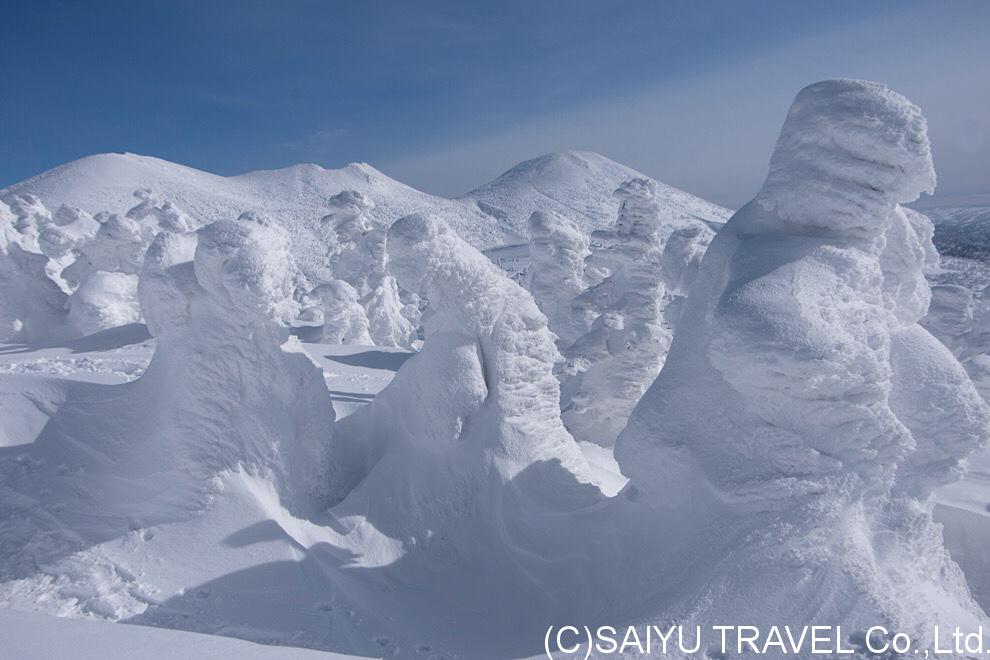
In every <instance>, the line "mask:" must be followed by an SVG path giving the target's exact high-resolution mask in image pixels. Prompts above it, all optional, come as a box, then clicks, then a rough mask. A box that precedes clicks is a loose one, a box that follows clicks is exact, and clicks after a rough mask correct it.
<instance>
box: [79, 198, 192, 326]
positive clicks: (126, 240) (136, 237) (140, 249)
mask: <svg viewBox="0 0 990 660" xmlns="http://www.w3.org/2000/svg"><path fill="white" fill-rule="evenodd" d="M134 196H135V197H136V198H137V199H138V200H139V203H138V204H137V205H136V206H134V207H133V208H131V209H130V210H129V211H128V212H127V213H126V214H125V215H118V214H116V213H106V212H104V213H99V214H97V215H96V216H95V220H96V222H98V223H99V226H98V228H97V229H96V231H95V233H94V234H93V235H92V238H90V239H89V240H84V241H81V242H80V243H78V244H75V245H74V251H75V252H76V253H77V256H76V258H75V260H74V261H73V262H72V263H71V264H70V265H69V266H67V267H66V268H65V269H64V270H63V271H62V273H61V276H62V278H63V279H64V280H65V282H66V283H67V285H68V286H69V287H70V288H71V290H72V295H71V296H70V297H69V301H68V309H69V323H70V324H71V325H72V326H73V327H74V328H75V329H76V331H77V332H78V333H79V334H91V333H94V332H98V331H100V330H106V329H108V328H113V327H117V326H121V325H125V324H128V323H136V322H138V321H140V320H141V310H140V306H139V304H138V299H137V286H138V273H140V272H141V268H142V266H143V264H144V258H145V252H146V251H147V249H148V246H149V245H150V244H151V242H152V240H154V238H155V236H157V235H158V234H159V233H161V232H162V231H170V232H188V231H191V230H192V229H194V223H193V221H192V220H191V219H190V218H189V216H187V215H186V214H185V213H184V212H183V211H181V210H180V209H179V208H177V207H176V206H175V205H174V204H172V203H171V202H169V201H163V200H162V199H160V198H159V197H158V196H156V195H155V194H154V193H152V192H151V191H149V190H138V191H136V192H135V193H134Z"/></svg>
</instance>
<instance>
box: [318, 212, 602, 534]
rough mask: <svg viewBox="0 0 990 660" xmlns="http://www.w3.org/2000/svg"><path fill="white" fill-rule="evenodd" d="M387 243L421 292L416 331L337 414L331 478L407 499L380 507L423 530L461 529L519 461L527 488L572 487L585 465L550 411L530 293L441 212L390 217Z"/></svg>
mask: <svg viewBox="0 0 990 660" xmlns="http://www.w3.org/2000/svg"><path fill="white" fill-rule="evenodd" d="M388 247H389V251H390V253H391V254H392V262H391V267H392V268H393V271H394V272H395V274H396V277H397V278H398V280H399V282H400V283H401V284H402V285H403V286H404V287H405V288H407V289H409V290H412V291H422V292H423V293H424V294H425V297H426V299H427V300H429V304H428V307H427V309H426V312H425V314H424V316H423V321H424V324H425V329H426V340H425V343H424V344H423V348H422V350H421V351H420V352H419V353H418V354H417V355H416V356H415V357H413V358H412V359H410V360H408V361H407V362H406V363H405V364H404V365H403V367H402V368H401V369H400V370H399V372H398V374H396V377H395V379H394V380H393V381H392V383H391V384H390V385H389V386H388V387H387V388H386V389H385V390H383V391H382V392H381V393H380V394H379V395H378V396H377V397H376V398H375V401H374V402H373V403H372V404H370V405H369V406H367V407H366V408H364V409H362V410H359V411H358V412H356V413H354V414H353V415H351V416H350V417H348V418H346V422H342V424H343V425H342V426H341V427H340V431H339V433H338V438H337V442H336V443H335V450H334V451H335V452H336V453H338V454H340V455H342V456H346V457H347V460H346V461H345V460H339V461H334V464H336V465H340V464H344V463H350V465H351V467H350V468H349V470H348V471H347V472H346V473H345V474H342V475H338V476H337V478H336V479H335V483H337V484H340V485H347V484H351V485H354V484H357V483H358V482H359V481H361V487H360V488H361V491H362V492H361V494H360V495H355V496H354V497H353V498H352V499H351V501H352V502H354V501H358V500H364V499H365V498H367V500H366V502H367V505H368V506H372V507H389V508H392V509H394V508H395V507H397V506H398V507H407V508H408V511H404V512H403V513H401V514H399V513H395V512H393V513H392V514H391V517H392V518H393V519H395V520H398V521H401V524H402V525H403V526H404V528H405V529H404V531H403V535H404V537H405V535H409V536H411V537H416V538H420V539H422V540H426V537H425V536H424V535H425V534H427V533H428V530H429V529H430V528H431V527H435V526H436V525H442V526H444V527H450V526H453V527H454V528H455V529H452V533H454V534H461V533H462V532H464V531H465V530H466V529H468V528H469V527H471V526H472V525H473V523H471V522H469V521H468V520H467V519H464V518H461V517H462V516H463V515H464V514H466V513H467V512H469V511H475V510H477V511H479V513H480V514H481V515H484V516H490V515H493V514H494V513H495V509H493V508H492V507H497V505H496V504H495V502H496V501H497V500H498V499H499V498H500V497H501V496H500V494H499V493H500V488H501V485H502V484H504V483H505V482H506V481H508V480H511V479H513V478H515V477H516V476H518V475H519V474H520V473H521V472H523V471H531V472H533V474H532V475H530V476H531V477H532V479H533V480H534V485H535V486H536V487H537V488H538V489H542V488H546V489H549V490H551V491H552V490H555V489H559V490H558V494H560V493H563V492H567V491H574V489H577V491H578V492H582V489H581V487H580V485H579V484H578V483H577V482H575V481H574V479H575V476H577V477H578V478H579V479H580V480H583V481H585V482H587V481H589V480H590V477H589V476H588V473H589V468H588V465H587V462H586V460H585V459H584V457H583V456H582V454H581V452H580V451H579V449H578V447H577V445H576V444H575V442H574V440H573V439H572V438H571V436H570V434H568V433H567V431H566V430H565V428H564V427H563V425H562V424H561V422H560V416H559V386H558V383H557V379H556V377H555V376H554V373H553V368H554V363H555V362H556V360H557V358H558V353H557V349H556V347H555V345H554V341H553V335H552V333H551V332H550V331H549V329H548V327H547V323H546V318H545V317H544V316H543V314H541V313H540V311H539V309H538V308H537V306H536V304H535V302H534V301H533V298H532V296H530V295H529V294H528V293H527V292H526V291H525V290H524V289H522V288H521V287H520V286H519V285H518V284H516V283H515V282H513V281H512V280H510V279H509V278H508V277H507V276H506V275H505V273H504V272H503V271H502V270H501V269H500V268H499V267H498V266H496V265H495V264H493V263H492V262H491V261H490V260H489V259H488V258H486V257H485V256H484V255H482V254H481V253H480V252H478V251H477V250H475V249H474V248H472V247H471V246H469V245H468V244H467V243H465V242H464V241H463V240H461V239H460V238H459V237H458V236H457V235H456V234H455V233H454V232H453V231H452V230H451V229H449V228H448V227H447V226H446V225H445V224H443V223H442V222H439V221H436V220H433V219H430V218H426V217H424V216H421V215H412V216H407V217H404V218H401V219H400V220H398V221H397V222H396V223H395V224H393V225H392V227H391V228H390V229H389V234H388ZM410 466H416V469H409V467H410ZM561 467H563V468H564V469H563V470H561V469H560V468H561ZM346 490H347V489H346V488H345V489H344V490H343V492H341V493H340V496H343V495H344V494H346ZM591 490H592V491H594V490H595V489H593V488H592V489H591ZM398 493H404V494H403V495H402V496H401V497H396V494H398ZM520 496H522V495H521V494H520ZM517 504H518V503H517ZM358 506H364V505H363V504H362V505H358ZM481 512H484V513H481ZM503 513H504V514H505V515H522V513H523V512H522V510H519V511H515V512H513V513H510V512H508V511H504V512H503ZM491 523H493V521H491V520H486V521H485V524H486V525H488V524H491ZM457 528H459V529H457ZM494 529H496V527H492V526H488V527H487V530H488V532H490V531H492V530H494ZM486 533H487V532H486ZM457 542H467V540H466V539H463V538H462V539H459V541H457Z"/></svg>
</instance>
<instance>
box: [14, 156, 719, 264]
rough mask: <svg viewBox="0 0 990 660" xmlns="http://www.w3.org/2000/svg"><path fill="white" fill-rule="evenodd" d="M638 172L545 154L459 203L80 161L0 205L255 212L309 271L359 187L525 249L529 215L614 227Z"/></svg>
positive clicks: (328, 174)
mask: <svg viewBox="0 0 990 660" xmlns="http://www.w3.org/2000/svg"><path fill="white" fill-rule="evenodd" d="M645 176H646V175H644V174H642V173H641V172H637V171H636V170H634V169H632V168H629V167H626V166H625V165H621V164H619V163H616V162H615V161H612V160H609V159H608V158H605V157H604V156H600V155H598V154H595V153H591V152H583V151H571V152H564V153H556V154H547V155H544V156H540V157H539V158H534V159H532V160H528V161H525V162H523V163H520V164H519V165H517V166H515V167H513V168H512V169H511V170H509V171H508V172H506V173H505V174H503V175H502V176H500V177H498V178H497V179H495V180H494V181H492V182H491V183H489V184H487V185H485V186H482V187H481V188H478V189H477V190H475V191H473V192H470V193H468V194H467V195H465V196H463V197H461V198H460V199H447V198H445V197H437V196H435V195H430V194H427V193H424V192H421V191H419V190H416V189H415V188H412V187H410V186H407V185H405V184H404V183H400V182H399V181H396V180H394V179H391V178H389V177H388V176H386V175H385V174H383V173H381V172H379V171H378V170H376V169H375V168H373V167H371V166H370V165H367V164H365V163H352V164H351V165H348V166H346V167H342V168H340V169H336V170H328V169H324V168H322V167H320V166H318V165H311V164H310V165H293V166H291V167H286V168H284V169H279V170H262V171H257V172H249V173H247V174H241V175H238V176H229V177H225V176H219V175H216V174H211V173H209V172H204V171H202V170H197V169H195V168H192V167H186V166H184V165H178V164H176V163H171V162H169V161H166V160H162V159H160V158H154V157H151V156H141V155H138V154H131V153H125V154H119V153H110V154H98V155H95V156H88V157H86V158H81V159H79V160H76V161H72V162H70V163H66V164H64V165H60V166H58V167H55V168H53V169H51V170H48V171H47V172H43V173H42V174H39V175H37V176H34V177H32V178H30V179H27V180H26V181H22V182H21V183H17V184H14V185H12V186H9V187H8V188H4V189H3V190H0V198H2V197H6V196H7V195H9V194H13V193H33V194H35V195H37V196H38V197H40V198H41V199H42V201H43V202H44V203H45V204H46V205H47V206H49V207H50V208H52V209H54V208H57V207H58V206H59V205H60V204H69V205H72V206H78V207H80V208H82V209H85V210H87V211H90V212H92V213H96V212H99V211H113V212H118V213H121V212H124V211H126V210H127V209H129V208H130V207H131V206H133V205H134V204H135V203H136V201H135V200H134V198H133V197H132V194H133V192H134V191H135V190H137V189H140V188H151V189H153V190H155V191H156V192H157V193H159V194H160V195H161V196H163V197H164V198H166V199H169V200H172V201H173V202H175V203H176V204H178V205H179V206H180V207H181V208H182V209H183V210H185V211H186V212H188V213H190V214H191V215H193V216H194V217H195V218H197V219H199V220H202V221H213V220H218V219H220V218H229V217H236V216H237V215H239V214H240V213H242V212H243V211H252V210H253V211H261V212H263V213H266V214H268V215H271V216H272V217H273V219H275V220H276V221H278V222H282V223H284V224H286V225H288V226H289V228H290V229H291V230H292V235H293V240H294V241H295V242H296V246H297V248H298V253H299V254H300V255H301V257H302V259H303V261H309V262H310V263H309V264H308V265H309V267H310V268H312V267H314V264H316V263H317V262H319V261H320V255H319V254H318V252H319V250H318V245H317V244H316V242H315V241H314V235H313V233H312V232H311V231H310V230H311V228H312V227H313V226H314V225H315V223H316V222H317V221H318V220H319V219H320V218H321V217H322V216H323V215H325V214H326V212H327V199H328V198H329V197H331V196H332V195H335V194H337V193H339V192H341V191H342V190H357V191H360V192H362V193H364V194H366V195H368V196H369V197H370V198H371V199H372V200H374V202H375V204H376V205H377V206H376V209H375V211H374V214H373V215H375V216H376V217H378V218H379V219H381V220H383V221H385V222H388V223H391V222H393V221H395V220H397V219H398V218H400V217H401V216H403V215H406V214H408V213H413V212H416V211H419V212H424V213H427V214H430V215H433V216H435V217H438V218H441V219H443V220H444V221H446V222H447V223H448V224H450V225H451V226H452V227H453V228H454V229H456V230H457V232H458V233H459V234H460V235H461V236H462V237H464V239H465V240H467V241H468V242H469V243H471V244H472V245H474V246H475V247H477V248H480V249H487V248H492V247H496V246H501V245H513V244H519V243H522V242H525V240H526V235H527V230H526V221H527V219H528V218H529V216H530V214H531V213H532V212H533V211H537V210H555V211H558V212H560V213H563V214H564V215H566V216H567V217H569V218H572V219H573V220H574V221H575V222H576V223H577V224H578V226H580V227H581V228H583V229H584V230H586V231H591V230H592V229H597V228H600V227H605V226H610V225H611V224H612V223H614V222H615V217H616V213H617V210H618V203H617V202H616V200H615V199H614V198H613V197H612V192H613V191H614V190H615V189H616V188H618V186H619V184H621V183H622V182H624V181H627V180H629V179H631V178H634V177H645ZM658 198H659V199H660V200H661V202H662V203H664V204H666V205H667V206H668V207H669V208H670V209H671V210H672V211H673V212H676V213H684V214H686V215H689V216H693V217H697V218H700V219H703V220H707V221H711V222H716V223H721V222H724V221H725V220H726V219H728V217H729V215H730V214H731V212H730V211H729V210H727V209H724V208H722V207H720V206H717V205H715V204H712V203H710V202H707V201H705V200H703V199H700V198H698V197H695V196H694V195H690V194H688V193H686V192H683V191H681V190H678V189H676V188H673V187H671V186H667V185H665V184H662V183H661V184H660V186H659V193H658Z"/></svg>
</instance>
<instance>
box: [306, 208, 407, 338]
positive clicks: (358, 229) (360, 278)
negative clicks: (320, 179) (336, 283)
mask: <svg viewBox="0 0 990 660" xmlns="http://www.w3.org/2000/svg"><path fill="white" fill-rule="evenodd" d="M330 208H331V212H330V214H329V215H327V216H326V217H324V218H323V219H322V220H321V225H322V226H324V227H332V228H333V233H332V238H331V239H330V241H329V243H330V245H329V248H328V250H329V259H330V262H331V266H332V270H333V274H334V277H335V278H337V279H341V280H344V281H345V282H347V283H348V284H350V285H351V286H352V287H354V289H355V290H356V291H357V293H358V297H359V300H360V302H361V305H362V307H364V309H365V314H366V316H367V317H368V321H369V332H370V335H371V339H372V341H373V342H374V343H375V344H376V345H379V346H406V347H409V346H411V345H412V342H413V341H415V339H416V328H415V327H414V326H413V325H412V324H411V323H410V322H409V320H408V319H407V317H406V316H405V315H403V307H404V303H402V302H401V300H400V296H399V289H398V286H397V285H396V282H395V278H394V277H393V276H392V275H391V274H390V273H389V272H388V251H387V249H386V244H385V236H386V230H387V227H386V226H385V225H384V223H381V222H379V221H377V220H374V219H373V218H372V217H371V215H370V211H371V210H372V209H373V208H374V202H372V201H371V200H370V199H369V198H368V197H367V196H365V195H363V194H362V193H360V192H357V191H354V190H345V191H344V192H341V193H339V194H337V195H335V196H333V197H331V198H330ZM323 233H324V234H327V233H328V232H327V231H326V230H324V231H323Z"/></svg>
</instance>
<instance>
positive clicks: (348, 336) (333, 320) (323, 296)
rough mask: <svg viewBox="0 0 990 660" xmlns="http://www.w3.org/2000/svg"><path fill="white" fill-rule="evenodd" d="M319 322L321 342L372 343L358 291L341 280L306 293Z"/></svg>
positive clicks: (321, 285) (332, 281) (327, 283)
mask: <svg viewBox="0 0 990 660" xmlns="http://www.w3.org/2000/svg"><path fill="white" fill-rule="evenodd" d="M308 297H309V299H310V301H311V302H313V303H315V304H316V309H318V310H319V318H318V321H320V322H322V324H323V330H322V334H321V341H324V342H326V343H328V344H366V345H370V344H372V343H373V342H372V340H371V335H370V334H369V333H368V317H367V315H366V314H365V311H364V307H362V306H361V305H360V303H359V302H358V294H357V290H355V289H354V287H352V286H351V285H350V284H348V283H347V282H345V281H344V280H331V281H329V282H326V283H324V284H320V285H319V286H317V287H316V288H314V289H313V290H312V291H310V292H309V294H308Z"/></svg>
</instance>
